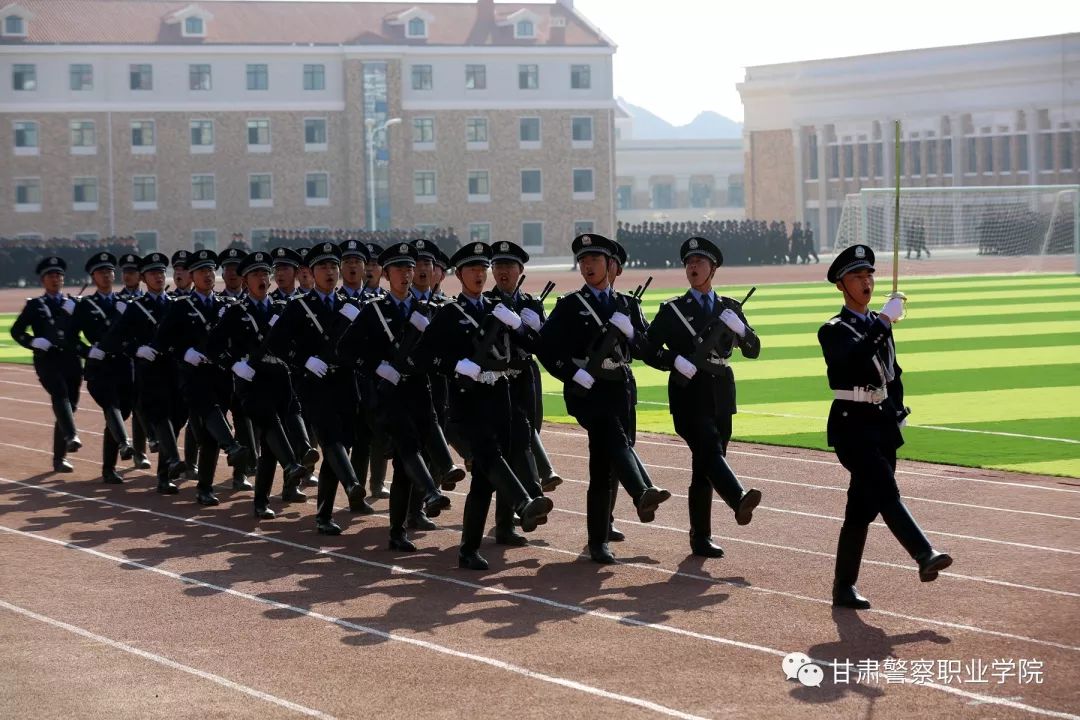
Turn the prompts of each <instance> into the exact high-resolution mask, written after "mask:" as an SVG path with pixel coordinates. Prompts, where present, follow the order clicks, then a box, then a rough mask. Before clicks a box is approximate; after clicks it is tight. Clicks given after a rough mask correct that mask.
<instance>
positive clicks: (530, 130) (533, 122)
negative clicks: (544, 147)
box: [518, 117, 540, 148]
mask: <svg viewBox="0 0 1080 720" xmlns="http://www.w3.org/2000/svg"><path fill="white" fill-rule="evenodd" d="M518 140H519V141H520V144H521V147H523V148H538V147H540V118H538V117H523V118H520V119H519V120H518Z"/></svg>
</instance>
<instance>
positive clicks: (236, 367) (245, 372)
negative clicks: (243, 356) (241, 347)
mask: <svg viewBox="0 0 1080 720" xmlns="http://www.w3.org/2000/svg"><path fill="white" fill-rule="evenodd" d="M232 371H233V373H234V374H235V375H236V377H238V378H240V379H241V380H247V381H248V382H251V381H252V379H254V377H255V368H253V367H251V366H250V365H248V362H247V360H237V361H236V362H234V363H233V365H232Z"/></svg>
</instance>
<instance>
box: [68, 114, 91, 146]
mask: <svg viewBox="0 0 1080 720" xmlns="http://www.w3.org/2000/svg"><path fill="white" fill-rule="evenodd" d="M68 128H69V129H70V135H71V154H72V155H93V154H95V153H97V132H96V131H95V129H94V121H93V120H72V121H70V122H69V123H68Z"/></svg>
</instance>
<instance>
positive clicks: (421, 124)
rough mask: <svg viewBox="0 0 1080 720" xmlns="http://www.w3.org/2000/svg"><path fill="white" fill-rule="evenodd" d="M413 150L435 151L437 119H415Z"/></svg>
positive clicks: (413, 124)
mask: <svg viewBox="0 0 1080 720" xmlns="http://www.w3.org/2000/svg"><path fill="white" fill-rule="evenodd" d="M412 141H413V150H434V149H435V118H430V117H418V118H413V123H412Z"/></svg>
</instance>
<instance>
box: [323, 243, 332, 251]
mask: <svg viewBox="0 0 1080 720" xmlns="http://www.w3.org/2000/svg"><path fill="white" fill-rule="evenodd" d="M322 249H323V251H324V252H330V243H326V244H324V245H323V246H322Z"/></svg>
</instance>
